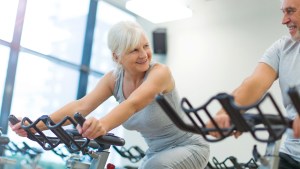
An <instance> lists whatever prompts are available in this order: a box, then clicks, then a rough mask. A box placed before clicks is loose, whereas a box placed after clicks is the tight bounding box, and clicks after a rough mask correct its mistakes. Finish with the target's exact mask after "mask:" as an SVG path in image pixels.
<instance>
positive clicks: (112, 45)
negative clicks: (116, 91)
mask: <svg viewBox="0 0 300 169" xmlns="http://www.w3.org/2000/svg"><path fill="white" fill-rule="evenodd" d="M144 34H145V32H144V30H143V29H142V27H141V26H140V25H139V24H138V23H136V22H132V21H121V22H119V23H117V24H115V25H114V26H113V27H112V28H111V29H110V31H109V33H108V39H107V44H108V48H109V49H110V50H111V52H112V54H115V55H116V56H117V57H118V58H119V59H118V60H120V57H121V56H122V55H123V54H125V53H126V52H128V51H131V50H133V49H134V48H135V47H136V46H137V45H138V44H139V43H140V39H141V37H142V35H144ZM113 60H114V61H116V60H115V59H113ZM116 64H117V68H116V69H115V71H114V73H115V75H117V74H118V73H120V72H121V70H122V65H120V64H119V63H118V62H116Z"/></svg>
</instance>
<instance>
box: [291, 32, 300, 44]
mask: <svg viewBox="0 0 300 169" xmlns="http://www.w3.org/2000/svg"><path fill="white" fill-rule="evenodd" d="M291 37H292V39H293V41H295V42H300V32H297V34H295V35H294V36H291Z"/></svg>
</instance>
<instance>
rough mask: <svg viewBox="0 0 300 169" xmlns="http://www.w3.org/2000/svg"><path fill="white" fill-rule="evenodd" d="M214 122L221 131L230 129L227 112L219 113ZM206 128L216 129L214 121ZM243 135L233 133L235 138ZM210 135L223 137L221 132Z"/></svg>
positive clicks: (207, 124) (236, 132)
mask: <svg viewBox="0 0 300 169" xmlns="http://www.w3.org/2000/svg"><path fill="white" fill-rule="evenodd" d="M214 121H215V122H216V123H217V125H218V127H219V128H220V129H223V128H229V127H230V117H229V116H228V114H227V113H226V112H222V113H221V112H219V113H217V115H216V116H215V117H214ZM206 127H207V128H216V126H215V125H214V124H213V122H212V121H209V122H208V123H206ZM299 127H300V125H299ZM299 130H300V128H299ZM241 134H242V133H241V132H238V131H234V132H233V135H234V137H235V138H238V137H239V136H240V135H241ZM299 134H300V133H299ZM209 135H211V136H213V137H216V138H219V137H221V135H220V133H219V132H210V133H209Z"/></svg>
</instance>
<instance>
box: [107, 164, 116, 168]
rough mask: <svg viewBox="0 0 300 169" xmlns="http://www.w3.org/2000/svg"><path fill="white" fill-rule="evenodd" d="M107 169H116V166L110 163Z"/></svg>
mask: <svg viewBox="0 0 300 169" xmlns="http://www.w3.org/2000/svg"><path fill="white" fill-rule="evenodd" d="M106 169H115V165H113V164H111V163H108V164H107V165H106Z"/></svg>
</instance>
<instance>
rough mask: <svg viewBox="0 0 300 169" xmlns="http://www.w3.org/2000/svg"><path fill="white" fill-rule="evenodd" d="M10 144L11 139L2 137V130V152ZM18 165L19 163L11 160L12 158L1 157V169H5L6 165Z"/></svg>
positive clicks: (0, 134) (0, 136)
mask: <svg viewBox="0 0 300 169" xmlns="http://www.w3.org/2000/svg"><path fill="white" fill-rule="evenodd" d="M9 142H10V140H9V138H8V137H6V136H4V135H2V128H0V148H1V150H2V149H3V148H4V146H5V145H7V144H8V143H9ZM1 152H2V151H1ZM16 163H17V161H16V160H14V159H10V158H6V157H3V156H0V169H3V168H4V166H5V165H15V164H16Z"/></svg>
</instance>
